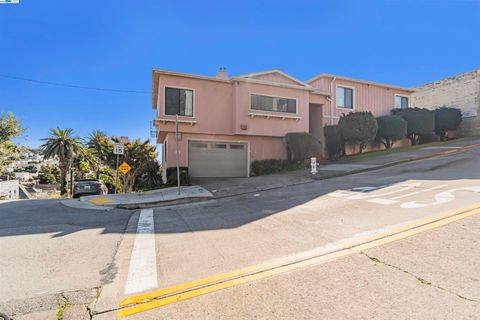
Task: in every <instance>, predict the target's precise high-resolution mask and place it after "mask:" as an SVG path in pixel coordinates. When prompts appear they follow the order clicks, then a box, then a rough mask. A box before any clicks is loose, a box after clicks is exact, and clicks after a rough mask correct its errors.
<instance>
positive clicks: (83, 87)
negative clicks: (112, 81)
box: [0, 74, 152, 94]
mask: <svg viewBox="0 0 480 320" xmlns="http://www.w3.org/2000/svg"><path fill="white" fill-rule="evenodd" d="M0 77H3V78H8V79H13V80H20V81H27V82H33V83H40V84H47V85H51V86H57V87H66V88H73V89H85V90H95V91H109V92H121V93H138V94H152V92H151V91H142V90H123V89H111V88H98V87H89V86H79V85H75V84H69V83H60V82H51V81H43V80H36V79H30V78H23V77H15V76H10V75H7V74H0Z"/></svg>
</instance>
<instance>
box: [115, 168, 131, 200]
mask: <svg viewBox="0 0 480 320" xmlns="http://www.w3.org/2000/svg"><path fill="white" fill-rule="evenodd" d="M118 170H120V171H122V173H123V192H124V193H127V186H126V185H125V182H126V180H127V173H128V172H129V171H130V170H132V167H130V166H129V165H128V163H126V162H124V163H122V164H121V165H120V166H119V167H118Z"/></svg>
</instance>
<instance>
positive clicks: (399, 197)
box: [392, 184, 448, 200]
mask: <svg viewBox="0 0 480 320" xmlns="http://www.w3.org/2000/svg"><path fill="white" fill-rule="evenodd" d="M446 186H448V184H441V185H439V186H435V187H432V188H427V189H422V190H419V191H415V192H410V193H407V194H402V195H401V196H397V197H393V198H392V200H396V199H402V198H406V197H410V196H413V195H416V194H420V193H423V192H427V191H432V190H437V189H440V188H444V187H446Z"/></svg>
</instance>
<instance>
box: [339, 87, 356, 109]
mask: <svg viewBox="0 0 480 320" xmlns="http://www.w3.org/2000/svg"><path fill="white" fill-rule="evenodd" d="M337 108H345V109H353V89H352V88H344V87H337Z"/></svg>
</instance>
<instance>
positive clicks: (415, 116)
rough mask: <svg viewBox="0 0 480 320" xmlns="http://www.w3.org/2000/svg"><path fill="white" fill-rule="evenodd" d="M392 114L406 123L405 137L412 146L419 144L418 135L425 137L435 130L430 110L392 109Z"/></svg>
mask: <svg viewBox="0 0 480 320" xmlns="http://www.w3.org/2000/svg"><path fill="white" fill-rule="evenodd" d="M392 113H393V114H394V115H397V116H400V117H402V118H403V119H405V120H406V121H407V124H408V125H407V136H408V138H409V139H410V140H411V141H412V145H417V144H419V143H420V135H426V134H428V133H431V132H433V131H434V129H435V116H434V114H433V112H432V111H430V110H427V109H422V108H407V109H394V110H392Z"/></svg>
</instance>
